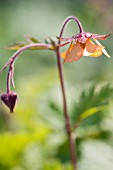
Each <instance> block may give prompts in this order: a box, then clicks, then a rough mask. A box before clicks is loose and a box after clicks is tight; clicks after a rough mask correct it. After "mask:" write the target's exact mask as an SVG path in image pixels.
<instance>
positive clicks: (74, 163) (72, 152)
mask: <svg viewBox="0 0 113 170" xmlns="http://www.w3.org/2000/svg"><path fill="white" fill-rule="evenodd" d="M70 20H74V21H75V22H76V23H77V25H78V27H79V30H80V33H82V32H84V30H83V27H82V25H81V23H80V21H79V20H78V18H76V17H75V16H69V17H67V18H66V19H65V21H64V22H63V25H62V27H61V31H60V35H59V41H58V46H57V48H56V55H57V66H58V71H59V77H60V84H61V90H62V97H63V109H64V118H65V124H66V132H67V136H68V140H69V148H70V157H71V164H72V167H73V170H77V158H76V148H75V137H74V134H73V131H72V130H71V122H70V118H69V113H68V109H67V100H66V91H65V85H64V76H63V69H62V63H61V56H60V47H59V44H60V38H61V37H62V35H63V32H64V28H65V26H66V24H67V23H68V22H69V21H70Z"/></svg>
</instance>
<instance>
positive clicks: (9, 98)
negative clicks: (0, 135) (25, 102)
mask: <svg viewBox="0 0 113 170" xmlns="http://www.w3.org/2000/svg"><path fill="white" fill-rule="evenodd" d="M1 100H2V102H3V103H4V104H5V105H6V106H7V107H8V108H9V109H10V112H11V113H13V111H14V107H15V105H16V102H17V94H16V93H15V92H9V93H3V94H2V95H1Z"/></svg>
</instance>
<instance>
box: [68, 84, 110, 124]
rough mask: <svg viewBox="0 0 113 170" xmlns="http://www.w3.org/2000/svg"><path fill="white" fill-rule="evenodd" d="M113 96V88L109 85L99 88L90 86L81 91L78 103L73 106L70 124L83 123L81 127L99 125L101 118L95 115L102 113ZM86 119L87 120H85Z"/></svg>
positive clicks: (99, 115)
mask: <svg viewBox="0 0 113 170" xmlns="http://www.w3.org/2000/svg"><path fill="white" fill-rule="evenodd" d="M112 95H113V88H112V87H110V86H109V85H105V86H102V87H101V88H100V87H98V86H97V87H96V86H92V87H90V88H89V89H85V90H83V91H82V93H81V95H80V97H79V100H78V102H75V103H74V104H73V109H72V117H71V120H72V123H73V124H75V122H78V120H79V121H83V120H84V121H83V122H82V126H89V125H90V126H92V125H99V123H100V122H101V120H102V118H103V116H102V115H101V114H95V113H97V112H100V113H102V112H103V111H104V110H105V108H106V107H107V105H108V104H109V101H110V98H111V96H112ZM86 118H88V119H86Z"/></svg>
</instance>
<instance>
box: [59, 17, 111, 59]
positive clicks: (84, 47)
mask: <svg viewBox="0 0 113 170" xmlns="http://www.w3.org/2000/svg"><path fill="white" fill-rule="evenodd" d="M69 19H71V17H70V18H69ZM69 19H68V20H69ZM72 19H75V20H76V22H77V24H78V26H79V29H80V33H78V34H76V35H74V36H72V37H71V38H62V37H61V36H60V37H58V39H59V41H60V42H62V41H64V43H61V44H59V46H60V47H62V46H64V45H67V44H69V43H70V46H69V48H68V50H67V51H66V52H63V53H61V57H62V58H64V62H73V61H77V60H79V59H80V58H81V57H82V56H90V57H99V56H101V55H102V53H104V54H105V55H106V56H107V57H108V58H110V56H109V54H108V53H107V51H106V50H105V47H104V46H103V45H101V44H100V43H99V41H98V40H105V39H106V38H107V37H108V36H109V35H110V34H106V35H99V34H93V33H90V32H84V30H83V28H82V25H81V23H80V21H79V20H78V19H77V18H75V17H73V18H72ZM66 22H67V20H66ZM94 42H95V43H94Z"/></svg>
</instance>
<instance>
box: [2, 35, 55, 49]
mask: <svg viewBox="0 0 113 170" xmlns="http://www.w3.org/2000/svg"><path fill="white" fill-rule="evenodd" d="M25 38H26V40H27V42H15V43H14V44H12V45H9V46H6V47H4V48H5V49H7V50H18V49H20V48H21V47H24V46H26V45H30V44H38V43H40V44H41V43H42V42H41V41H39V40H38V39H36V38H35V37H32V36H28V35H27V36H25ZM53 42H54V41H53V40H51V39H50V45H51V46H50V47H49V48H47V47H44V46H43V45H42V46H37V47H36V46H34V47H31V48H29V50H47V49H49V50H54V49H55V42H54V43H53ZM42 44H43V43H42ZM46 44H48V43H46Z"/></svg>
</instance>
